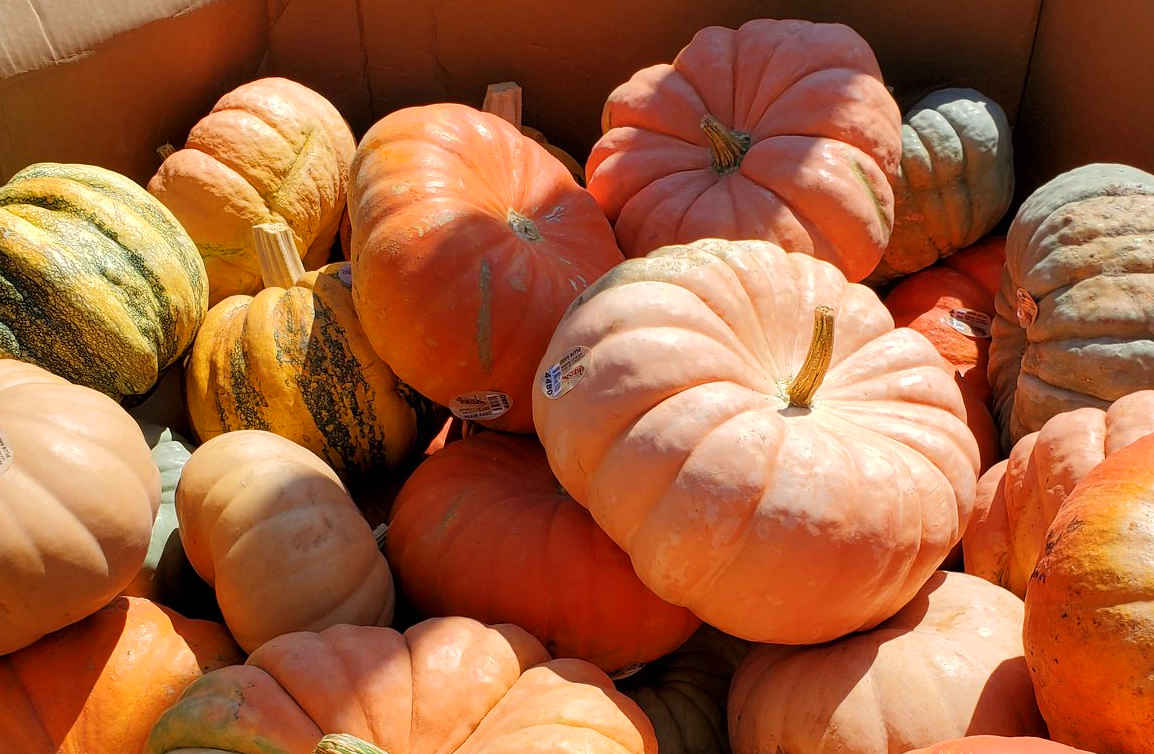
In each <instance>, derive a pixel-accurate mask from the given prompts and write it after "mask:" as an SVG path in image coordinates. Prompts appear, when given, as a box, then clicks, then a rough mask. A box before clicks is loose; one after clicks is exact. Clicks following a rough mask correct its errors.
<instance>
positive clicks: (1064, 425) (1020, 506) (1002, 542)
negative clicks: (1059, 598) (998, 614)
mask: <svg viewBox="0 0 1154 754" xmlns="http://www.w3.org/2000/svg"><path fill="white" fill-rule="evenodd" d="M1149 434H1154V390H1141V391H1139V392H1137V393H1131V394H1130V395H1127V396H1125V397H1123V398H1120V399H1118V400H1117V401H1116V402H1115V403H1114V404H1113V405H1112V406H1110V408H1109V409H1108V410H1106V411H1102V410H1101V409H1097V408H1079V409H1075V410H1074V411H1067V412H1065V413H1062V414H1058V415H1057V416H1055V417H1053V418H1052V419H1050V420H1049V421H1048V422H1046V423H1045V424H1044V425H1042V429H1041V430H1039V431H1037V432H1032V433H1031V434H1028V435H1026V436H1025V437H1023V438H1022V439H1021V440H1019V441H1018V442H1017V443H1016V444H1015V445H1014V449H1013V451H1012V452H1011V453H1010V457H1009V458H1008V459H1007V460H1006V461H1003V462H1001V463H999V464H997V465H996V466H994V467H993V468H991V469H990V470H989V471H987V472H986V473H985V474H983V475H982V478H981V480H979V482H978V495H977V503H976V504H975V506H974V509H975V511H976V512H975V514H974V518H973V520H972V521H971V522H970V527H969V529H968V530H967V531H966V535H965V537H964V538H963V539H962V547H963V550H964V552H965V563H966V572H967V573H972V574H974V575H975V576H981V577H982V578H984V579H986V580H987V581H992V582H993V583H995V584H998V585H1000V586H1004V587H1005V588H1007V589H1009V590H1010V591H1012V592H1013V593H1014V594H1016V595H1018V596H1019V597H1024V596H1025V594H1026V586H1027V584H1028V583H1029V580H1030V574H1031V573H1033V572H1034V566H1035V565H1036V564H1037V562H1038V557H1039V556H1040V555H1041V554H1042V546H1043V545H1044V544H1045V542H1046V530H1047V529H1049V528H1050V522H1051V521H1053V520H1054V516H1055V515H1056V514H1057V513H1058V511H1059V510H1060V509H1061V507H1062V505H1063V504H1064V503H1065V501H1066V498H1067V497H1069V495H1070V493H1071V492H1073V490H1074V488H1075V486H1076V485H1077V484H1078V483H1079V482H1081V481H1082V479H1083V478H1084V477H1085V476H1086V475H1087V474H1089V473H1090V472H1091V471H1093V469H1094V467H1096V466H1097V465H1098V464H1099V463H1101V462H1102V460H1103V459H1104V458H1106V457H1107V456H1110V455H1112V454H1113V453H1116V452H1117V451H1119V450H1121V449H1122V448H1124V447H1126V446H1128V445H1130V444H1131V443H1133V442H1134V441H1135V440H1138V439H1140V438H1142V437H1145V436H1146V435H1149Z"/></svg>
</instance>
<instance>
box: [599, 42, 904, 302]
mask: <svg viewBox="0 0 1154 754" xmlns="http://www.w3.org/2000/svg"><path fill="white" fill-rule="evenodd" d="M601 129H602V131H603V132H604V136H602V137H601V139H600V141H598V142H597V144H596V145H595V146H594V147H593V152H592V154H591V155H590V156H589V162H588V164H587V165H586V168H585V172H586V175H587V176H588V178H589V191H590V192H592V194H593V196H595V197H596V198H597V201H598V203H600V205H601V207H602V208H603V209H604V210H605V214H606V215H608V217H609V219H610V220H611V221H613V223H614V224H615V225H614V227H615V230H616V232H617V240H618V242H619V243H620V244H621V248H622V249H623V250H624V251H625V255H626V256H630V257H636V256H642V255H643V254H645V253H646V252H648V251H650V250H652V249H656V248H657V247H659V246H664V245H666V244H674V243H687V242H689V241H693V240H696V239H699V238H730V239H750V238H756V239H764V240H767V241H773V242H774V243H776V244H779V245H781V246H783V247H784V248H786V249H789V250H790V251H797V252H804V253H806V254H812V255H814V256H816V257H818V258H819V259H824V260H826V261H829V262H833V263H834V264H836V265H837V266H838V267H839V268H841V270H842V272H844V273H845V275H846V277H847V278H849V279H850V280H851V281H858V280H861V279H863V278H864V277H865V276H866V275H868V274H869V273H870V272H871V271H872V270H873V269H874V267H875V266H876V265H877V263H878V260H880V259H881V256H882V252H883V251H884V250H885V248H886V244H887V243H888V242H889V238H890V230H891V228H892V227H893V222H894V194H893V189H892V188H891V181H892V180H893V179H895V178H896V177H897V170H898V162H899V160H900V158H901V113H900V112H899V110H898V106H897V104H896V103H895V102H894V100H893V97H891V96H890V94H889V92H888V91H887V90H886V87H885V85H884V84H883V83H882V75H881V71H880V70H879V69H878V64H877V60H876V59H875V58H874V54H873V51H872V50H871V49H870V47H869V45H868V44H867V43H866V41H865V40H864V39H862V38H861V37H860V36H858V35H857V33H856V32H854V31H853V30H852V29H850V28H849V27H848V26H843V25H841V24H815V23H810V22H809V21H776V20H772V19H758V20H755V21H750V22H748V23H746V24H745V25H743V26H742V27H741V28H739V29H737V30H736V31H735V30H733V29H726V28H722V27H719V26H710V27H707V28H705V29H702V30H701V31H699V32H698V33H697V34H696V35H695V36H694V37H693V41H692V42H690V43H689V45H688V46H686V47H685V49H683V50H682V51H681V52H680V53H678V55H677V57H676V58H675V59H674V61H673V63H672V65H669V64H661V65H655V66H651V67H649V68H645V69H642V70H641V71H639V72H638V73H636V74H634V76H633V78H631V79H630V80H629V81H628V82H626V83H625V84H622V85H621V86H619V87H617V89H615V90H614V91H613V93H612V94H610V95H609V100H608V101H607V102H606V103H605V109H604V111H603V112H602V114H601Z"/></svg>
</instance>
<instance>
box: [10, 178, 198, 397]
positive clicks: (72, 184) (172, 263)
mask: <svg viewBox="0 0 1154 754" xmlns="http://www.w3.org/2000/svg"><path fill="white" fill-rule="evenodd" d="M207 308H208V278H207V276H206V275H205V271H204V263H203V262H202V261H201V258H200V253H199V252H198V251H197V249H196V246H195V244H193V242H192V240H191V239H190V238H189V237H188V234H187V233H185V231H184V229H183V228H182V227H181V225H180V223H179V222H177V220H176V218H175V217H173V215H172V213H171V212H169V211H168V210H167V209H166V208H165V207H164V205H162V204H161V203H160V202H159V201H157V200H156V199H155V198H153V197H152V196H151V195H150V194H149V193H148V192H147V191H145V190H144V189H143V188H141V187H140V186H138V185H137V184H135V183H133V182H132V181H131V180H129V179H128V178H125V177H124V176H122V175H119V174H118V173H114V172H112V171H110V170H105V169H103V168H99V167H94V166H91V165H62V164H57V163H39V164H36V165H30V166H28V167H27V168H25V169H24V170H21V171H20V172H19V173H17V174H16V175H14V176H13V177H12V180H11V181H9V182H8V183H7V184H6V185H4V186H0V358H15V359H20V360H22V361H27V362H32V363H34V364H38V365H40V366H41V367H44V368H45V369H47V370H49V371H51V372H54V373H55V374H58V375H60V376H61V377H64V378H66V379H68V380H70V381H72V382H74V383H78V384H81V385H86V386H88V387H92V388H95V389H97V390H100V391H101V392H103V393H105V394H107V395H110V396H114V397H123V396H130V395H138V394H141V393H145V392H147V391H148V390H149V389H150V388H151V387H152V386H153V385H154V384H155V383H156V381H157V378H158V376H159V374H160V371H161V370H162V369H164V368H165V367H166V366H168V365H169V364H171V363H173V362H174V361H176V359H177V358H179V357H180V356H181V354H183V353H184V351H185V350H186V349H187V348H188V346H189V345H190V344H191V343H192V340H193V338H194V337H195V335H196V331H197V329H198V328H199V327H200V324H201V322H202V321H203V320H204V316H205V313H206V311H207Z"/></svg>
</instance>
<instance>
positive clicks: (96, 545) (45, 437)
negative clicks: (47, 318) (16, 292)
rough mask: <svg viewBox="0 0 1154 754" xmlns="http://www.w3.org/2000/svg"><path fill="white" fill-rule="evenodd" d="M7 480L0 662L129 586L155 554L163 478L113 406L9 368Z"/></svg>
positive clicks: (4, 415)
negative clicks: (153, 539)
mask: <svg viewBox="0 0 1154 754" xmlns="http://www.w3.org/2000/svg"><path fill="white" fill-rule="evenodd" d="M0 480H2V482H0V655H3V654H6V653H8V652H13V651H15V650H17V649H20V648H21V647H25V646H27V645H29V644H31V643H32V642H34V641H36V640H37V639H39V638H40V637H41V636H43V635H44V634H46V633H49V632H50V631H55V630H57V629H59V628H63V627H64V626H67V625H68V624H70V623H74V622H75V621H78V620H80V619H81V618H83V617H85V616H86V615H91V614H92V613H93V612H95V611H96V610H99V609H100V608H101V607H102V606H104V605H105V604H107V603H108V601H109V600H111V599H112V598H113V597H115V596H116V595H117V594H118V593H119V592H120V591H121V590H122V589H124V588H125V587H126V586H128V584H129V583H130V582H131V581H132V580H133V578H134V577H135V576H136V573H137V572H138V571H139V570H140V566H141V564H142V563H143V562H144V556H145V554H146V553H147V552H148V544H149V540H150V538H151V536H152V522H153V520H154V519H155V517H156V512H157V509H158V508H159V507H160V472H159V471H158V470H157V468H156V464H154V463H153V462H152V454H151V452H150V450H149V447H148V444H147V443H146V442H145V441H144V435H143V434H142V433H141V431H140V427H138V426H137V425H136V422H135V421H133V419H132V417H131V416H129V415H128V414H127V413H126V412H125V411H124V409H122V408H121V407H120V406H118V405H117V404H116V403H115V402H114V401H113V400H112V399H111V398H109V397H107V396H106V395H103V394H102V393H98V392H96V391H95V390H92V389H90V388H86V387H81V386H80V385H73V384H71V383H69V382H68V381H67V380H65V379H63V378H62V377H57V376H56V375H53V374H50V373H48V372H46V371H45V370H43V369H41V368H40V367H37V366H33V365H32V364H25V363H24V362H22V361H16V360H14V359H3V360H0Z"/></svg>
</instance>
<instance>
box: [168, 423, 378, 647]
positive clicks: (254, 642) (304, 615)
mask: <svg viewBox="0 0 1154 754" xmlns="http://www.w3.org/2000/svg"><path fill="white" fill-rule="evenodd" d="M176 516H177V519H178V520H179V522H180V541H181V542H182V543H183V544H184V550H185V553H186V554H187V555H188V560H189V562H190V563H192V566H193V568H195V569H196V572H197V573H198V574H200V577H201V578H202V579H204V580H205V582H207V583H208V584H210V585H212V586H213V587H214V588H215V589H216V598H217V602H218V603H219V604H220V610H221V613H222V614H223V615H224V620H225V623H226V624H228V628H229V631H231V632H232V635H233V636H235V637H236V640H237V643H238V644H240V645H241V646H242V647H244V648H245V649H246V650H248V651H252V650H253V649H255V648H257V647H258V646H260V645H261V644H263V643H264V642H266V641H268V640H269V639H271V638H273V637H274V636H280V635H281V634H284V633H289V632H291V631H303V630H320V629H322V628H326V627H328V626H332V625H335V624H338V623H353V624H358V625H384V624H386V623H388V622H389V621H390V620H392V617H393V597H394V595H393V580H392V576H391V574H390V573H389V566H388V563H386V562H385V558H384V556H382V555H381V553H380V552H379V550H378V546H377V542H376V539H375V538H374V536H373V532H372V530H371V529H370V528H369V525H368V523H367V522H366V521H365V519H364V518H362V517H361V514H360V512H359V511H358V510H357V507H356V505H355V504H354V503H353V501H352V498H350V497H349V495H348V492H347V491H346V490H345V487H344V485H343V484H342V483H341V481H340V478H339V477H338V476H337V474H336V472H335V471H333V470H332V468H330V467H329V466H328V465H327V464H325V462H324V461H322V460H321V459H320V458H318V457H317V456H315V455H313V454H312V453H310V452H309V451H307V450H305V449H304V448H302V447H301V446H299V445H297V444H295V443H293V442H291V441H290V440H286V439H285V438H283V437H280V436H279V435H274V434H272V433H271V432H263V431H259V430H244V431H240V432H228V433H226V434H223V435H219V436H217V437H214V438H213V439H211V440H209V441H208V442H206V443H205V444H204V445H201V446H200V447H199V448H197V449H196V451H195V452H194V453H193V454H192V457H191V458H190V459H188V462H187V463H186V464H185V465H184V472H183V473H182V475H181V478H180V486H179V487H178V488H177V490H176Z"/></svg>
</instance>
